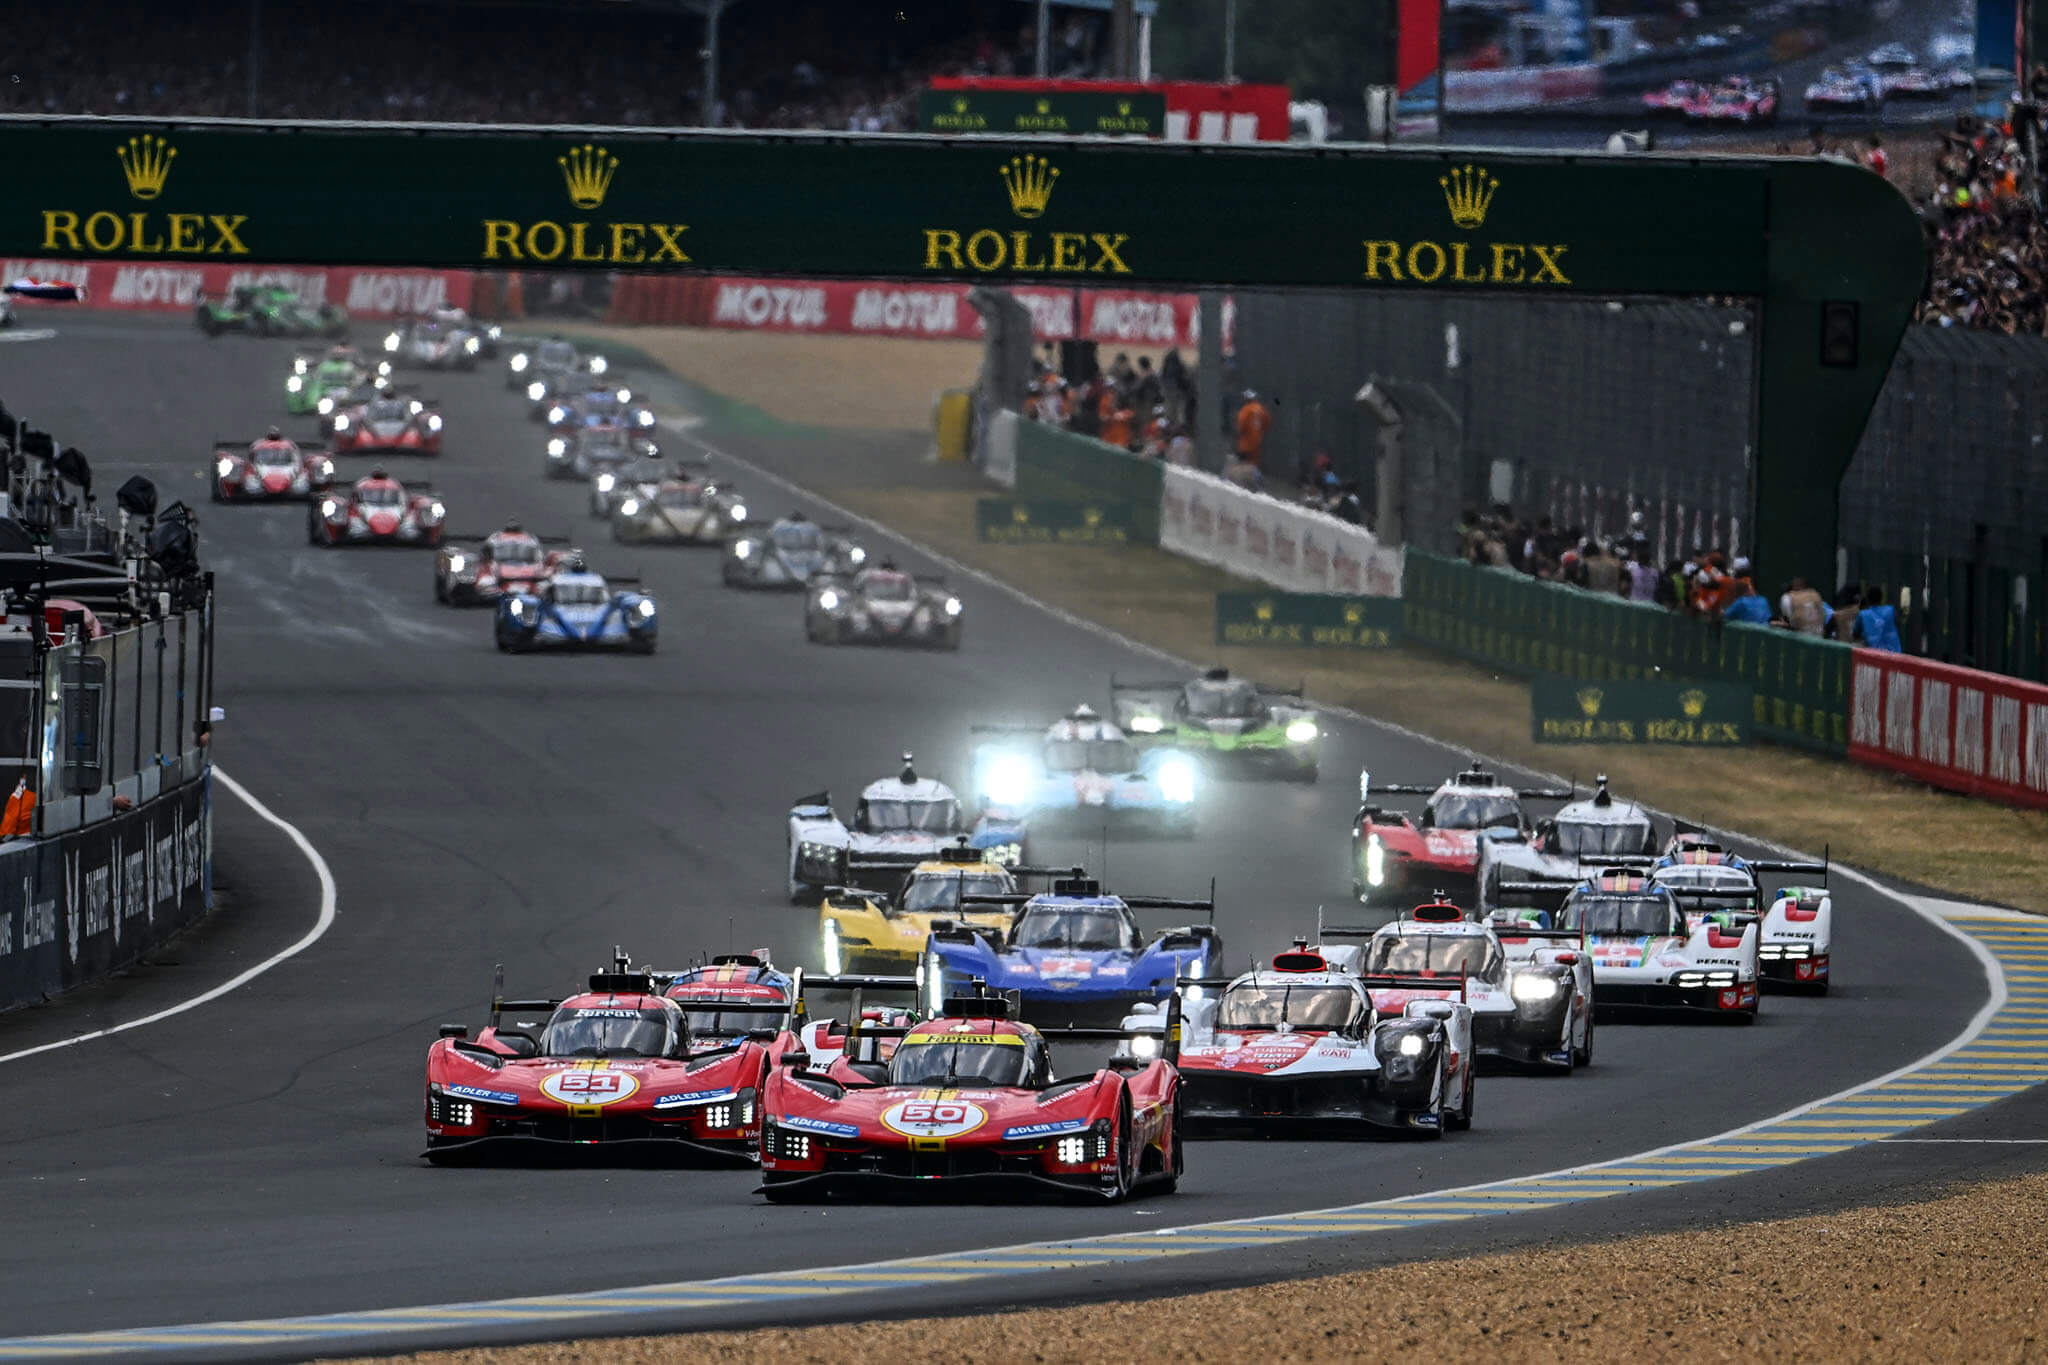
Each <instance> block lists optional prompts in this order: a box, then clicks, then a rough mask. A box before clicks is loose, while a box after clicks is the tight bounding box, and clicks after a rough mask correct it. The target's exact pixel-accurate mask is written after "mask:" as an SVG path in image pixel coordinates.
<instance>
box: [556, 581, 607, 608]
mask: <svg viewBox="0 0 2048 1365" xmlns="http://www.w3.org/2000/svg"><path fill="white" fill-rule="evenodd" d="M551 592H552V595H553V597H554V599H555V601H556V602H557V603H558V604H560V605H562V606H565V607H595V606H599V605H602V604H603V603H605V602H608V601H610V600H611V592H610V590H609V589H607V588H606V587H605V585H604V584H602V583H592V582H587V581H586V582H577V581H575V580H573V579H572V580H570V581H569V582H566V583H565V582H563V581H562V580H560V579H557V580H555V585H554V587H553V589H552V590H551Z"/></svg>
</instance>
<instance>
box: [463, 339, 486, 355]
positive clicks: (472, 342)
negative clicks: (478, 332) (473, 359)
mask: <svg viewBox="0 0 2048 1365" xmlns="http://www.w3.org/2000/svg"><path fill="white" fill-rule="evenodd" d="M483 348H484V344H483V343H482V342H481V341H478V340H477V339H476V338H475V337H464V338H463V339H462V349H463V350H465V351H468V352H469V353H470V354H471V355H475V354H476V353H477V352H478V351H481V350H482V349H483Z"/></svg>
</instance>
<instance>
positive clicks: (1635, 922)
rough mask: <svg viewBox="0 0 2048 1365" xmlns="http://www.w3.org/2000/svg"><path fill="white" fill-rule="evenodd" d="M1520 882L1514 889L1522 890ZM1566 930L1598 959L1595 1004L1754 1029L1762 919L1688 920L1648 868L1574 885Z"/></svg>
mask: <svg viewBox="0 0 2048 1365" xmlns="http://www.w3.org/2000/svg"><path fill="white" fill-rule="evenodd" d="M1518 885H1526V884H1518V883H1513V882H1510V883H1506V884H1505V887H1504V889H1507V890H1510V891H1512V890H1514V889H1515V888H1516V887H1517V886H1518ZM1557 924H1558V927H1559V928H1560V929H1563V930H1567V931H1573V932H1576V933H1578V934H1579V935H1580V936H1581V937H1582V941H1583V942H1584V945H1585V950H1586V951H1587V952H1588V953H1590V954H1591V955H1592V958H1593V1003H1594V1006H1595V1008H1596V1009H1598V1010H1600V1011H1602V1012H1609V1011H1612V1010H1614V1009H1616V1008H1621V1009H1651V1010H1686V1011H1695V1012H1702V1013H1708V1014H1714V1015H1719V1016H1721V1017H1723V1018H1730V1019H1734V1020H1735V1021H1736V1022H1738V1023H1743V1024H1748V1023H1754V1022H1755V1020H1756V1013H1757V1003H1758V998H1759V997H1758V990H1757V981H1758V956H1757V945H1758V937H1759V936H1758V932H1757V921H1756V917H1755V916H1754V915H1737V914H1728V913H1725V912H1724V913H1721V914H1717V915H1712V916H1707V915H1702V916H1699V917H1697V918H1692V917H1688V916H1687V914H1686V912H1685V909H1684V907H1683V906H1682V905H1681V903H1680V898H1679V896H1678V894H1677V893H1676V892H1675V891H1674V890H1673V889H1672V888H1671V887H1669V886H1666V885H1662V884H1660V883H1658V882H1655V881H1652V880H1651V879H1650V878H1648V877H1646V876H1644V875H1643V873H1642V870H1641V869H1640V868H1628V867H1611V868H1604V869H1602V870H1601V871H1600V872H1598V873H1597V874H1595V875H1593V876H1591V877H1588V878H1586V879H1585V880H1584V881H1582V882H1579V883H1578V884H1576V885H1575V886H1573V887H1572V889H1571V891H1570V892H1569V894H1567V895H1566V897H1565V901H1564V907H1563V908H1562V909H1561V910H1560V911H1559V912H1558V915H1557Z"/></svg>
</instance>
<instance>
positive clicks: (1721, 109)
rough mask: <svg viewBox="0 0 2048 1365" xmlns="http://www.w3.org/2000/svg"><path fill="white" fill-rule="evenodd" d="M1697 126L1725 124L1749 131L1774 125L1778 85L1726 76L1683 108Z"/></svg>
mask: <svg viewBox="0 0 2048 1365" xmlns="http://www.w3.org/2000/svg"><path fill="white" fill-rule="evenodd" d="M1686 114H1687V116H1688V117H1690V118H1691V119H1693V120H1694V121H1695V122H1698V123H1725V124H1736V125H1739V126H1743V127H1749V126H1752V125H1756V124H1766V123H1776V122H1777V121H1778V83H1777V82H1776V81H1773V80H1754V79H1752V78H1750V77H1748V76H1730V77H1729V78H1728V79H1727V80H1725V81H1722V82H1720V83H1719V84H1717V85H1715V86H1714V87H1713V89H1711V90H1708V91H1706V92H1705V93H1704V94H1703V95H1702V97H1701V98H1699V99H1698V100H1695V101H1694V102H1693V103H1692V104H1690V105H1688V106H1687V108H1686Z"/></svg>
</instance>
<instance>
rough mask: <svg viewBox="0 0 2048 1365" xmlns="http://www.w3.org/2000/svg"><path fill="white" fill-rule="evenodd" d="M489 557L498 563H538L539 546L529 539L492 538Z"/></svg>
mask: <svg viewBox="0 0 2048 1365" xmlns="http://www.w3.org/2000/svg"><path fill="white" fill-rule="evenodd" d="M491 558H492V559H494V560H496V561H497V562H498V563H500V564H538V563H540V546H538V545H536V544H534V543H533V542H532V541H530V540H494V541H492V542H491Z"/></svg>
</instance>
